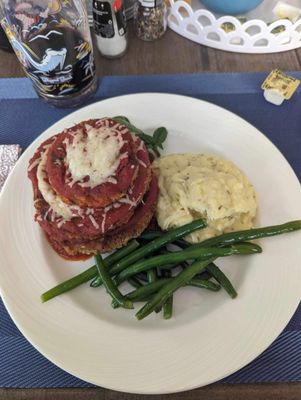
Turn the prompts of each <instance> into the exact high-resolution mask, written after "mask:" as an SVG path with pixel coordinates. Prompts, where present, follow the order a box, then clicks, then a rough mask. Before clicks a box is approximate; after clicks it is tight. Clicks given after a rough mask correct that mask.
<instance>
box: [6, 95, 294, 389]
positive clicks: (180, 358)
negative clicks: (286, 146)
mask: <svg viewBox="0 0 301 400" xmlns="http://www.w3.org/2000/svg"><path fill="white" fill-rule="evenodd" d="M120 114H122V115H126V116H127V117H129V118H130V120H131V121H132V122H133V123H135V124H136V125H137V126H139V127H142V128H144V129H145V130H146V131H149V132H152V130H153V129H154V128H156V127H159V126H162V125H163V126H166V127H167V128H168V131H169V137H168V141H167V145H166V152H167V153H172V152H188V151H193V152H211V153H216V154H219V155H221V156H224V157H226V158H228V159H230V160H232V161H233V162H234V163H236V164H237V165H238V166H239V167H240V168H241V169H242V170H243V171H244V172H245V173H246V174H247V176H248V177H249V178H250V180H251V181H252V183H253V184H254V185H255V188H256V190H257V193H258V201H259V212H258V225H261V226H263V225H272V224H278V223H282V222H286V221H288V220H293V219H298V218H300V217H301V215H300V204H301V190H300V185H299V182H298V180H297V178H296V176H295V174H294V173H293V171H292V169H291V167H290V166H289V164H288V163H287V161H286V160H285V159H284V157H283V156H282V155H281V154H280V152H279V151H278V150H277V149H276V148H275V147H274V146H273V145H272V144H271V142H270V141H269V140H267V138H266V137H265V136H263V135H262V134H261V133H260V132H259V131H258V130H256V129H255V128H254V127H253V126H251V125H250V124H248V123H247V122H246V121H244V120H242V119H241V118H239V117H237V116H236V115H234V114H232V113H230V112H228V111H226V110H224V109H221V108H219V107H216V106H215V105H212V104H209V103H206V102H203V101H199V100H196V99H193V98H188V97H182V96H174V95H167V94H136V95H130V96H122V97H116V98H112V99H109V100H105V101H102V102H99V103H95V104H92V105H90V106H88V107H86V108H83V109H81V110H79V111H77V112H75V113H73V114H70V115H69V116H67V117H66V118H64V119H62V120H61V121H59V122H58V123H56V124H55V125H53V126H52V127H50V128H49V129H48V130H47V131H45V132H44V133H43V134H42V135H41V136H40V137H39V138H38V139H37V140H36V141H35V142H34V143H33V144H32V145H31V146H30V147H29V148H28V149H27V151H26V152H25V153H24V154H23V156H22V157H21V159H20V160H19V162H18V164H17V165H16V167H15V169H14V170H13V172H12V174H11V175H10V177H9V179H8V181H7V183H6V185H5V188H4V190H3V193H2V194H1V198H0V226H1V231H0V287H1V294H2V296H3V300H4V302H5V305H6V307H7V309H8V311H9V313H10V315H11V316H12V318H13V319H14V321H15V323H16V324H17V326H18V327H19V329H20V330H21V331H22V333H23V334H24V336H25V337H26V338H27V339H28V340H29V341H30V342H31V343H32V344H33V345H34V346H35V347H36V348H37V349H38V350H39V351H40V352H41V353H42V354H44V356H45V357H47V358H48V359H49V360H51V361H52V362H54V363H55V364H57V365H58V366H60V367H61V368H63V369H64V370H66V371H68V372H70V373H71V374H73V375H75V376H77V377H79V378H81V379H83V380H86V381H88V382H92V383H94V384H97V385H100V386H103V387H106V388H110V389H115V390H120V391H125V392H134V393H169V392H177V391H183V390H188V389H192V388H195V387H199V386H202V385H206V384H209V383H212V382H214V381H217V380H219V379H221V378H223V377H225V376H227V375H229V374H231V373H233V372H234V371H236V370H238V369H240V368H242V367H243V366H245V365H246V364H248V363H249V362H250V361H252V360H253V359H254V358H255V357H256V356H258V355H259V354H260V353H261V352H262V351H263V350H264V349H266V348H267V347H268V346H269V345H270V344H271V343H272V342H273V340H274V339H275V338H276V337H277V336H278V335H279V334H280V333H281V331H282V329H283V328H284V327H285V325H286V323H287V322H288V321H289V319H290V318H291V316H292V314H293V312H294V311H295V309H296V307H297V305H298V302H299V300H300V293H301V268H300V267H301V265H300V263H301V247H300V239H301V233H300V232H296V233H290V234H287V235H284V236H278V237H274V238H269V239H263V240H261V244H262V246H263V249H264V252H263V253H262V254H260V255H253V256H247V257H244V258H243V257H237V258H234V257H231V258H229V259H223V260H221V261H219V262H218V264H219V265H220V266H222V268H223V269H224V271H225V272H226V273H227V274H228V275H229V277H230V279H231V280H232V281H233V283H234V286H235V287H236V288H237V290H238V293H239V296H238V298H237V299H236V300H231V299H229V298H228V297H227V295H226V294H225V293H224V292H223V291H220V292H219V293H210V292H207V291H205V290H199V289H196V288H185V289H183V290H181V291H179V292H178V293H177V294H176V295H175V307H174V317H173V318H172V319H171V320H170V321H164V320H163V319H162V317H161V316H160V315H157V314H155V315H153V316H151V317H150V318H147V319H145V320H143V321H141V322H138V321H137V320H136V319H135V317H134V312H132V311H127V310H115V311H113V310H112V309H111V306H110V301H109V299H108V296H107V295H106V293H105V292H104V290H103V289H101V288H98V289H91V288H90V287H89V285H84V286H83V287H80V288H78V289H76V290H74V291H72V292H70V293H68V294H65V295H63V296H61V297H58V298H56V299H54V300H52V301H50V302H48V303H45V304H41V303H40V300H39V296H40V294H41V293H42V292H44V291H45V290H47V289H49V288H51V287H52V286H54V285H56V284H57V283H59V282H61V281H62V280H64V279H66V278H68V277H70V276H72V275H74V274H77V273H78V272H79V271H82V270H84V269H85V267H86V266H87V265H91V261H90V262H86V263H85V265H83V263H82V262H75V263H71V262H66V261H63V260H61V259H60V258H59V257H58V256H57V255H56V254H55V253H54V252H53V251H52V250H51V248H50V247H49V245H48V244H47V242H46V241H45V239H44V237H43V235H42V233H41V230H40V229H39V227H38V225H37V224H36V223H34V222H33V218H32V216H33V205H32V190H31V185H30V183H29V181H28V179H27V177H26V168H27V164H28V160H29V158H30V157H31V156H32V154H33V153H34V150H35V149H36V148H37V146H38V145H39V144H40V143H41V142H42V141H43V140H45V138H47V137H49V136H51V135H53V134H55V133H57V132H59V131H61V130H62V129H64V128H66V127H69V126H71V125H73V124H74V123H77V122H79V121H81V120H84V119H89V118H93V117H104V116H114V115H120Z"/></svg>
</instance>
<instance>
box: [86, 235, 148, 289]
mask: <svg viewBox="0 0 301 400" xmlns="http://www.w3.org/2000/svg"><path fill="white" fill-rule="evenodd" d="M139 246H140V244H139V243H138V242H137V240H135V239H134V240H132V241H130V242H129V243H128V244H127V245H126V246H124V247H121V249H118V250H116V251H115V252H114V253H112V254H110V255H109V256H108V257H107V258H105V260H104V261H105V263H106V264H107V265H108V268H109V267H110V266H111V265H113V264H115V263H116V262H117V261H119V260H121V259H122V258H123V257H125V256H127V255H128V254H130V253H132V252H133V251H134V250H136V249H137V248H138V247H139ZM109 257H110V259H109ZM100 285H102V280H101V279H100V277H99V275H96V276H95V278H94V279H93V280H92V282H91V283H90V286H91V287H94V288H95V287H98V286H100Z"/></svg>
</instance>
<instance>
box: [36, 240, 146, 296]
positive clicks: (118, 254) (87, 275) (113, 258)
mask: <svg viewBox="0 0 301 400" xmlns="http://www.w3.org/2000/svg"><path fill="white" fill-rule="evenodd" d="M138 247H139V243H138V242H137V240H131V241H130V242H129V243H128V244H127V245H126V246H124V247H122V248H121V249H118V250H116V251H115V252H114V253H112V254H110V255H109V256H108V257H106V258H105V260H104V262H105V264H106V265H107V266H110V265H112V264H114V263H116V262H117V261H119V260H120V259H122V258H123V257H125V256H126V255H127V254H129V253H131V252H132V251H134V250H135V249H137V248H138ZM95 276H97V268H96V265H93V266H92V267H90V268H89V269H87V270H86V271H84V272H82V273H81V274H78V275H76V276H74V277H73V278H71V279H68V280H66V281H64V282H62V283H60V284H59V285H57V286H54V287H53V288H52V289H50V290H48V291H47V292H45V293H43V294H42V295H41V301H42V303H44V302H45V301H48V300H51V299H53V298H54V297H56V296H59V295H60V294H63V293H65V292H68V291H69V290H72V289H74V288H76V287H77V286H79V285H81V284H83V283H85V282H88V281H90V280H91V279H93V278H94V277H95Z"/></svg>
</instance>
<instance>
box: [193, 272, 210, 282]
mask: <svg viewBox="0 0 301 400" xmlns="http://www.w3.org/2000/svg"><path fill="white" fill-rule="evenodd" d="M196 278H198V279H201V280H203V281H209V279H211V278H212V275H211V274H209V272H207V271H204V272H201V273H200V274H198V275H197V276H196Z"/></svg>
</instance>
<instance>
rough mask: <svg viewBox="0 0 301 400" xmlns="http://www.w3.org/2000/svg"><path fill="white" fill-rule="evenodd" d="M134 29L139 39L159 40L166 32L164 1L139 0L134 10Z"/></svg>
mask: <svg viewBox="0 0 301 400" xmlns="http://www.w3.org/2000/svg"><path fill="white" fill-rule="evenodd" d="M134 29H135V32H136V35H137V37H138V38H139V39H142V40H146V41H153V40H156V39H159V38H160V37H161V36H162V35H163V34H164V33H165V31H166V7H165V3H164V0H137V3H136V4H135V9H134Z"/></svg>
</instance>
